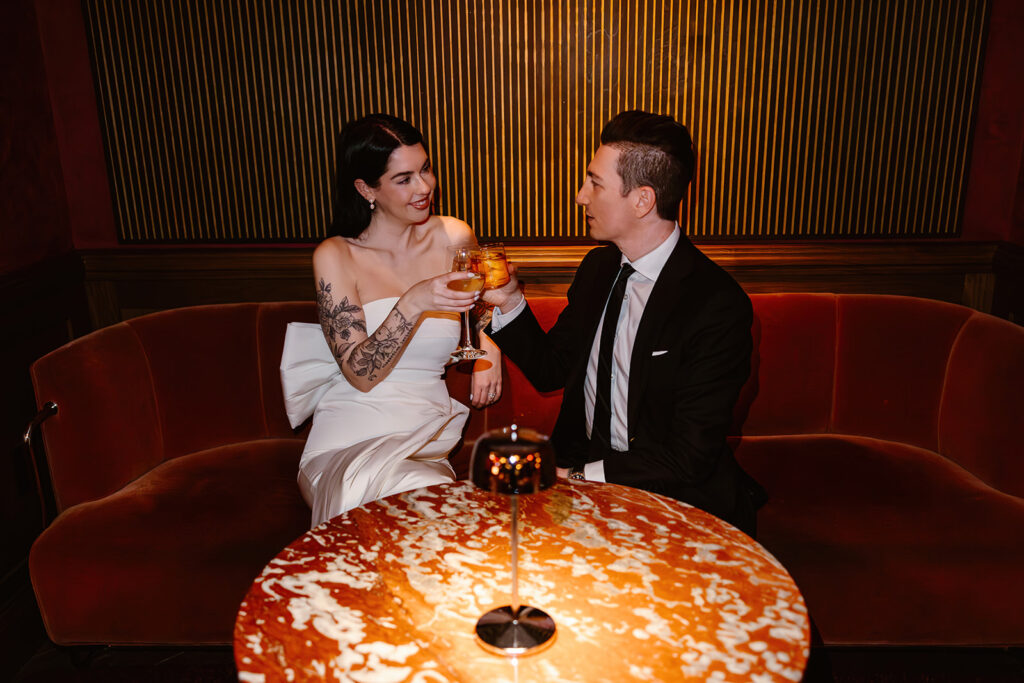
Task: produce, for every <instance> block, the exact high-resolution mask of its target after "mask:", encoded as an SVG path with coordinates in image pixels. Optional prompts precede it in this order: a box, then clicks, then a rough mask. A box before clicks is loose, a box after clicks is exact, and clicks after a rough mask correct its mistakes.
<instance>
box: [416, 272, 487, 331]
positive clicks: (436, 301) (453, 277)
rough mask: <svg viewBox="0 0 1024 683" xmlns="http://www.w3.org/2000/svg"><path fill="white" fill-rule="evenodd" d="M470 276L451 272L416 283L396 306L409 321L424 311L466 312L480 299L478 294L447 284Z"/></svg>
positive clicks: (464, 273) (469, 274) (465, 273)
mask: <svg viewBox="0 0 1024 683" xmlns="http://www.w3.org/2000/svg"><path fill="white" fill-rule="evenodd" d="M471 275H472V274H471V273H468V272H452V273H445V274H443V275H438V276H437V277H432V278H428V279H426V280H422V281H420V282H417V283H416V284H414V285H413V286H412V287H410V288H409V289H408V290H407V291H406V292H405V294H403V295H402V296H401V298H400V299H399V300H398V303H397V304H396V306H397V307H398V308H399V309H400V310H401V311H402V313H403V314H404V315H405V316H406V317H408V318H410V319H411V320H415V319H416V318H417V317H419V316H420V315H421V314H422V313H424V312H426V311H449V312H452V313H462V312H463V311H468V310H469V309H470V308H472V307H473V304H474V303H476V301H477V299H479V298H480V292H462V291H459V290H457V289H452V288H451V287H449V286H448V283H449V282H454V281H457V280H468V279H469V278H470V276H471Z"/></svg>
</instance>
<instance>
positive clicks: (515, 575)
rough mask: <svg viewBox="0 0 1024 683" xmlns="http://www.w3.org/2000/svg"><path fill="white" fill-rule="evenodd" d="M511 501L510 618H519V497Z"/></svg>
mask: <svg viewBox="0 0 1024 683" xmlns="http://www.w3.org/2000/svg"><path fill="white" fill-rule="evenodd" d="M509 497H510V498H511V499H512V543H511V545H512V604H511V607H512V618H513V619H516V618H517V617H518V616H519V496H517V495H515V494H513V495H511V496H509Z"/></svg>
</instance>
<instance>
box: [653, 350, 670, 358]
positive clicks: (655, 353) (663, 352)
mask: <svg viewBox="0 0 1024 683" xmlns="http://www.w3.org/2000/svg"><path fill="white" fill-rule="evenodd" d="M666 353H668V349H665V350H664V351H653V352H651V358H654V357H655V356H664V355H665V354H666Z"/></svg>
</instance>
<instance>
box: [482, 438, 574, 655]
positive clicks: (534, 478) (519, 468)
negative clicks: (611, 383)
mask: <svg viewBox="0 0 1024 683" xmlns="http://www.w3.org/2000/svg"><path fill="white" fill-rule="evenodd" d="M470 478H471V479H472V481H473V483H474V484H475V485H476V486H478V487H479V488H482V489H484V490H486V491H490V492H491V493H501V494H505V495H508V496H509V498H510V499H511V503H512V541H511V550H512V604H511V605H506V606H504V607H498V608H497V609H493V610H491V611H490V612H487V613H486V614H484V615H483V616H482V617H480V619H479V620H478V621H477V622H476V635H477V640H478V642H479V643H480V645H482V646H483V647H484V649H486V650H488V651H489V652H493V653H496V654H503V655H506V656H510V657H515V656H518V655H523V654H532V653H533V652H537V651H539V650H541V649H543V648H544V647H546V646H547V645H550V644H551V643H552V642H554V636H555V620H554V619H552V618H551V617H550V616H548V614H547V613H546V612H544V611H543V610H540V609H537V608H536V607H531V606H529V605H521V604H519V588H518V564H519V496H520V495H522V494H528V493H536V492H537V491H541V490H543V489H546V488H548V487H549V486H551V485H552V484H554V483H555V479H556V475H555V451H554V448H552V446H551V444H550V443H549V442H548V438H547V437H546V436H544V435H542V434H539V433H538V432H536V431H535V430H533V429H528V428H519V427H517V426H516V425H512V426H511V427H503V428H501V429H494V430H491V431H489V432H486V433H485V434H483V435H482V436H481V437H480V438H479V439H477V442H476V444H475V445H474V446H473V457H472V459H471V461H470Z"/></svg>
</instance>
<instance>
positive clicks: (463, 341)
mask: <svg viewBox="0 0 1024 683" xmlns="http://www.w3.org/2000/svg"><path fill="white" fill-rule="evenodd" d="M451 253H452V272H458V273H470V276H469V277H468V278H466V279H464V280H452V281H451V282H449V283H448V287H449V288H450V289H455V290H458V291H460V292H479V291H480V290H481V289H483V288H484V276H483V275H482V274H481V272H480V250H479V249H478V248H477V247H451ZM461 320H462V331H461V333H460V335H459V347H458V348H457V349H455V351H454V352H453V353H452V358H454V359H455V360H473V359H474V358H480V357H482V356H486V355H487V352H486V351H484V350H483V349H478V348H476V347H475V346H473V336H472V332H471V331H470V329H469V311H463V312H462V316H461Z"/></svg>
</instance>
